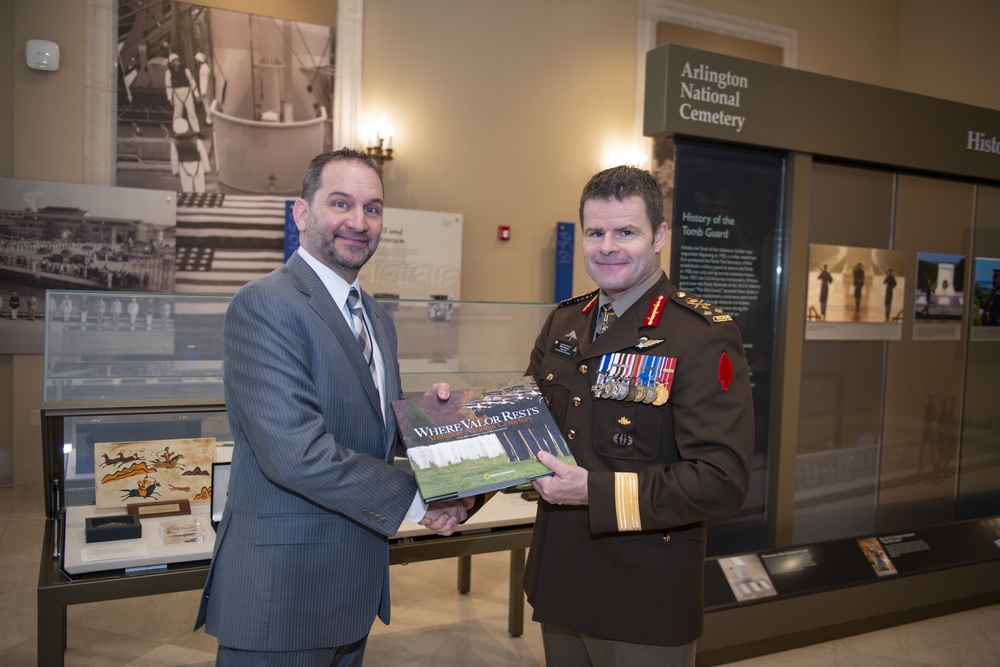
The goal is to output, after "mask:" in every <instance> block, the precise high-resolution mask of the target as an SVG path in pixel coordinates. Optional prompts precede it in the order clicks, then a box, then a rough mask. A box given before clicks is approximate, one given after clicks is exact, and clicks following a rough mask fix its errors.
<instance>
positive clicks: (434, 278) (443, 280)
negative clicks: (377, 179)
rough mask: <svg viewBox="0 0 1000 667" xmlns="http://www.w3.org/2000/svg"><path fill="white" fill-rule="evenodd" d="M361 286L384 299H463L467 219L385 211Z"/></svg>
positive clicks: (459, 215)
mask: <svg viewBox="0 0 1000 667" xmlns="http://www.w3.org/2000/svg"><path fill="white" fill-rule="evenodd" d="M361 285H362V287H364V289H365V291H366V292H368V293H369V294H373V295H375V296H376V297H379V298H396V299H438V300H457V299H461V298H462V214H461V213H441V212H437V211H415V210H411V209H404V208H386V209H385V210H384V211H383V220H382V241H381V242H380V243H379V247H378V250H377V251H376V252H375V255H374V256H373V257H372V258H371V259H370V260H368V263H367V264H365V266H364V268H363V269H362V270H361Z"/></svg>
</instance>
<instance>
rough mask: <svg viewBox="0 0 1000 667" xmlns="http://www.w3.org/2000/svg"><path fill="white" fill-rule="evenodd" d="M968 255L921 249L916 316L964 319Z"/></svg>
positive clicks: (922, 317) (931, 319) (932, 319)
mask: <svg viewBox="0 0 1000 667" xmlns="http://www.w3.org/2000/svg"><path fill="white" fill-rule="evenodd" d="M965 266H966V262H965V257H964V256H963V255H948V254H944V253H939V252H918V253H917V275H916V276H914V280H913V282H914V285H913V295H914V299H913V317H914V319H915V320H916V321H917V322H921V321H935V320H937V321H944V320H961V319H962V312H963V311H964V310H965V292H964V290H965Z"/></svg>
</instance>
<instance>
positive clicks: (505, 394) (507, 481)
mask: <svg viewBox="0 0 1000 667" xmlns="http://www.w3.org/2000/svg"><path fill="white" fill-rule="evenodd" d="M391 405H392V411H393V414H395V415H396V425H397V428H398V430H399V433H400V435H401V436H402V438H403V444H405V445H406V456H407V458H409V460H410V465H411V466H412V467H413V474H414V476H415V477H416V480H417V486H418V487H419V489H420V495H421V496H422V497H423V499H424V501H425V502H427V503H431V502H436V501H439V500H447V499H452V498H464V497H467V496H474V495H477V494H480V493H485V492H487V491H496V490H498V489H504V488H508V487H512V486H517V485H518V484H521V483H523V482H526V481H528V480H531V479H533V478H535V477H541V476H543V475H550V474H552V471H550V470H549V469H548V468H547V467H546V466H544V465H543V464H542V463H540V462H539V461H538V458H537V457H538V452H539V451H542V450H544V451H546V452H548V453H550V454H552V455H553V456H557V457H559V458H561V459H563V460H565V461H566V462H567V463H575V460H574V459H573V456H572V455H571V454H570V451H569V446H568V445H567V444H566V441H565V440H564V439H563V437H562V434H561V433H560V432H559V429H558V427H557V426H556V424H555V421H554V420H553V419H552V415H551V413H550V412H549V409H548V407H547V406H546V404H545V400H544V398H543V397H542V394H541V392H540V391H539V390H538V388H537V387H536V386H535V385H534V384H530V383H529V384H524V385H516V386H510V387H502V388H494V387H471V388H469V389H460V390H453V391H452V392H451V396H450V398H449V399H448V400H447V401H442V400H440V399H438V397H437V396H436V395H431V396H421V397H419V398H410V399H403V400H400V401H393V402H392V404H391Z"/></svg>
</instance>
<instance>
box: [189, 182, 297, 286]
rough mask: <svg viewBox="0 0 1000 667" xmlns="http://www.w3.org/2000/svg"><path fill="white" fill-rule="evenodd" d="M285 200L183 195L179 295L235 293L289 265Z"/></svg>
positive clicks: (248, 196) (286, 200)
mask: <svg viewBox="0 0 1000 667" xmlns="http://www.w3.org/2000/svg"><path fill="white" fill-rule="evenodd" d="M288 201H290V200H288V199H287V198H286V197H275V196H258V195H224V194H220V193H178V199H177V260H176V263H175V265H174V290H175V291H176V292H180V293H186V294H192V293H194V294H233V293H235V292H236V290H238V289H239V288H240V287H242V286H243V285H244V284H246V283H247V282H249V281H251V280H253V279H254V278H259V277H260V276H263V275H265V274H267V273H270V272H271V271H273V270H274V269H276V268H278V267H279V266H281V265H282V264H283V263H284V261H285V254H284V253H285V251H284V247H285V207H286V205H287V204H286V202H288Z"/></svg>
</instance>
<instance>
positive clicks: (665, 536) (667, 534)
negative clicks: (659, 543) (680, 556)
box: [663, 533, 670, 542]
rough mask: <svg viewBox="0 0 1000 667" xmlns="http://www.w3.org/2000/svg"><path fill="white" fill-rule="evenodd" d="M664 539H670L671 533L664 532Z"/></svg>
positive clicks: (666, 540) (665, 540)
mask: <svg viewBox="0 0 1000 667" xmlns="http://www.w3.org/2000/svg"><path fill="white" fill-rule="evenodd" d="M663 541H664V542H669V541H670V533H663Z"/></svg>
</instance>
